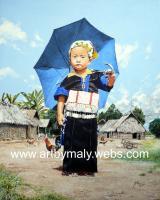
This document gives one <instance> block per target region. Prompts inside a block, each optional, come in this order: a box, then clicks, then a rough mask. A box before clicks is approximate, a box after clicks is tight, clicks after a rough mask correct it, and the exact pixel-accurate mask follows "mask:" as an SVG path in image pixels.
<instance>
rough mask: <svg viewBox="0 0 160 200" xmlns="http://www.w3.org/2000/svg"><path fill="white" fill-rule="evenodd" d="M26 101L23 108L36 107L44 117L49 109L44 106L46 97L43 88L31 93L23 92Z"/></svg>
mask: <svg viewBox="0 0 160 200" xmlns="http://www.w3.org/2000/svg"><path fill="white" fill-rule="evenodd" d="M21 94H22V95H23V97H24V99H25V101H23V102H22V105H21V108H27V109H34V110H36V111H37V112H38V114H39V116H40V117H42V116H44V115H45V113H46V112H47V111H48V109H46V108H45V107H44V97H43V92H42V90H40V91H37V90H34V91H32V92H29V93H25V92H21Z"/></svg>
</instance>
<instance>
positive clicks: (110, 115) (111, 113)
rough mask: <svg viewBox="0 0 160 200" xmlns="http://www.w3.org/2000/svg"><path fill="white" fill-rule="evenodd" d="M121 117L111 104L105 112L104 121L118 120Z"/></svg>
mask: <svg viewBox="0 0 160 200" xmlns="http://www.w3.org/2000/svg"><path fill="white" fill-rule="evenodd" d="M121 117H122V113H121V112H120V111H119V110H118V109H117V108H116V106H115V105H114V104H111V105H110V106H109V108H108V110H107V111H106V112H105V120H106V121H108V120H109V119H119V118H121Z"/></svg>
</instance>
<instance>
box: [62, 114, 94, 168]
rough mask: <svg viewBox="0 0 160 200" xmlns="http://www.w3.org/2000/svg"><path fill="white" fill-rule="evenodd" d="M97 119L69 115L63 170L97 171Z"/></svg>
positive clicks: (65, 135)
mask: <svg viewBox="0 0 160 200" xmlns="http://www.w3.org/2000/svg"><path fill="white" fill-rule="evenodd" d="M96 152H97V119H96V118H94V119H79V118H73V117H67V119H66V126H65V129H64V152H63V153H64V159H63V171H66V172H81V171H86V172H97V158H96Z"/></svg>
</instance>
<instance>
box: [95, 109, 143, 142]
mask: <svg viewBox="0 0 160 200" xmlns="http://www.w3.org/2000/svg"><path fill="white" fill-rule="evenodd" d="M99 132H100V133H101V134H106V135H107V137H108V138H128V139H144V138H145V132H146V130H145V128H144V127H143V125H142V124H141V123H140V122H139V121H138V119H137V118H136V117H135V115H134V114H133V113H129V114H127V115H124V116H122V117H121V118H120V119H116V120H108V121H107V122H106V123H105V124H104V125H103V126H102V127H101V128H100V130H99Z"/></svg>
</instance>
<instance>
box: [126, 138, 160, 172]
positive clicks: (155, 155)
mask: <svg viewBox="0 0 160 200" xmlns="http://www.w3.org/2000/svg"><path fill="white" fill-rule="evenodd" d="M136 151H139V152H142V151H143V152H148V156H144V157H143V156H141V157H138V158H134V157H132V158H127V156H126V154H124V156H123V158H122V160H126V161H149V162H153V164H154V167H153V168H152V169H150V170H149V172H148V173H152V172H153V171H160V139H155V138H154V139H149V140H144V141H142V145H141V148H140V149H138V150H136Z"/></svg>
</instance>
